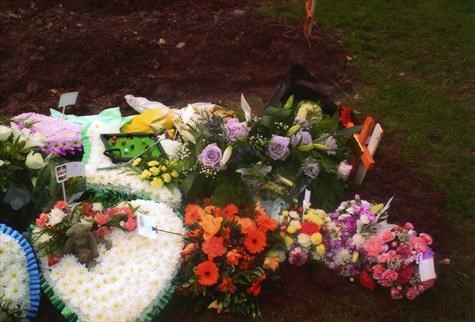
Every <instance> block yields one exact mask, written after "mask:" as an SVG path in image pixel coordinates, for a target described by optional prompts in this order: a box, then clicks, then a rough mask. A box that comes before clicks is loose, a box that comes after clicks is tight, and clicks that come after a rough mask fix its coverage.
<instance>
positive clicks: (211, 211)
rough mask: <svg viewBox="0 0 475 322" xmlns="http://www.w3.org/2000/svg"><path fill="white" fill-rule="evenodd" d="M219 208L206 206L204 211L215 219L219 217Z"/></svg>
mask: <svg viewBox="0 0 475 322" xmlns="http://www.w3.org/2000/svg"><path fill="white" fill-rule="evenodd" d="M221 210H222V209H221V208H219V207H216V206H206V207H205V211H206V213H207V214H210V215H213V216H215V217H221Z"/></svg>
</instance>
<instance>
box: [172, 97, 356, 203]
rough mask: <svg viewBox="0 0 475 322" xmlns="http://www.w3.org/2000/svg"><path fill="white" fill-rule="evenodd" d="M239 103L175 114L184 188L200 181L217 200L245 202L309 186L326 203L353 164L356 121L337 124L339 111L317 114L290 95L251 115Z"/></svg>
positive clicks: (316, 108) (283, 195)
mask: <svg viewBox="0 0 475 322" xmlns="http://www.w3.org/2000/svg"><path fill="white" fill-rule="evenodd" d="M241 107H242V109H243V111H244V113H234V114H232V113H228V114H225V115H224V116H223V115H220V114H217V113H213V112H209V111H208V110H206V109H202V110H200V117H199V118H195V119H190V117H187V113H186V112H184V113H183V114H182V116H181V117H180V118H178V119H177V120H175V124H176V127H177V130H178V132H179V133H180V134H181V138H182V139H183V142H184V147H183V149H182V154H183V155H182V156H181V158H180V159H181V160H183V162H181V169H182V170H181V171H179V172H186V173H187V177H186V178H185V179H184V181H183V190H184V192H185V194H188V195H190V194H191V195H192V194H193V193H192V192H193V191H196V190H197V187H202V186H206V187H208V190H209V191H205V192H204V194H205V195H207V196H211V198H212V200H213V201H214V202H215V203H218V204H221V205H223V204H225V203H226V202H228V201H230V200H233V201H234V202H237V203H240V204H244V203H246V202H249V201H250V199H251V198H252V197H253V196H254V197H257V199H260V200H269V199H275V198H277V197H281V198H283V199H286V200H292V198H294V197H296V196H298V195H299V194H300V193H301V192H302V191H303V190H304V188H306V187H309V189H311V190H312V191H313V192H314V193H315V195H318V196H319V198H320V200H319V201H320V202H321V203H322V204H325V205H328V204H330V203H331V202H332V201H333V200H334V198H335V196H336V195H338V193H340V192H341V191H342V186H343V181H344V180H346V179H347V177H348V175H349V173H350V170H351V166H350V165H348V164H347V163H346V161H345V160H346V159H347V156H348V153H349V149H348V148H347V147H346V145H345V142H346V140H347V137H349V136H350V135H351V134H353V133H354V132H356V131H358V129H359V127H353V128H351V129H344V130H339V122H338V114H336V115H335V116H333V117H330V116H327V115H325V114H323V113H322V110H321V108H320V106H319V105H318V104H317V103H315V102H310V101H302V102H300V103H298V104H294V101H293V97H290V98H289V100H288V101H287V102H286V103H285V104H283V105H282V106H280V107H267V108H266V109H265V110H264V112H263V115H262V116H251V111H250V107H249V105H248V103H247V102H246V101H245V100H244V99H242V102H241ZM191 199H193V198H191Z"/></svg>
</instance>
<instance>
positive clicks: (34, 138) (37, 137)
mask: <svg viewBox="0 0 475 322" xmlns="http://www.w3.org/2000/svg"><path fill="white" fill-rule="evenodd" d="M45 141H46V138H45V137H44V136H43V135H42V134H40V133H33V134H31V135H29V136H27V137H26V142H25V146H24V147H23V150H27V149H30V148H36V147H40V146H43V145H44V144H45Z"/></svg>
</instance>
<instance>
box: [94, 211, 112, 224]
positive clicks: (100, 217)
mask: <svg viewBox="0 0 475 322" xmlns="http://www.w3.org/2000/svg"><path fill="white" fill-rule="evenodd" d="M94 219H95V220H96V221H97V223H98V224H99V225H105V224H107V222H108V221H109V219H110V216H109V215H108V214H107V213H105V214H104V213H102V212H100V213H98V214H96V215H95V216H94Z"/></svg>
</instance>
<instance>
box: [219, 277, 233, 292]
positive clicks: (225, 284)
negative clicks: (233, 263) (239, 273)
mask: <svg viewBox="0 0 475 322" xmlns="http://www.w3.org/2000/svg"><path fill="white" fill-rule="evenodd" d="M218 290H219V291H220V292H223V293H226V292H229V293H231V294H234V293H236V291H237V287H236V285H234V284H233V279H232V278H231V277H223V281H222V282H221V284H219V286H218Z"/></svg>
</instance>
